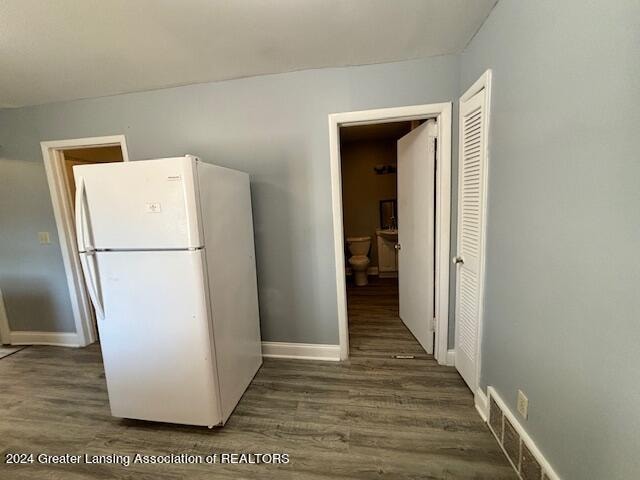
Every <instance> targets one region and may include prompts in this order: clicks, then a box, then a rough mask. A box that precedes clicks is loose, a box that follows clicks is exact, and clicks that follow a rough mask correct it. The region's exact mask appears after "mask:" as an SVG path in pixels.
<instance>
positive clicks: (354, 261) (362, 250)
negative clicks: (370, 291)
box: [347, 237, 371, 287]
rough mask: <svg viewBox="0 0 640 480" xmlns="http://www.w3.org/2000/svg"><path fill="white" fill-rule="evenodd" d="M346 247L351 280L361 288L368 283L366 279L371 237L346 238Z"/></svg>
mask: <svg viewBox="0 0 640 480" xmlns="http://www.w3.org/2000/svg"><path fill="white" fill-rule="evenodd" d="M347 246H348V247H349V252H350V253H351V257H349V265H350V266H351V271H352V272H353V280H354V282H355V284H356V285H358V286H359V287H362V286H364V285H367V284H368V283H369V279H368V278H367V268H369V262H370V260H369V257H367V254H368V253H369V248H370V247H371V237H347Z"/></svg>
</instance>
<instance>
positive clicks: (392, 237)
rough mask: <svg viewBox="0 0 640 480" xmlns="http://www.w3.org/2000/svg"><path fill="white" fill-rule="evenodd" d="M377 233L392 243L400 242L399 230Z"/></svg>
mask: <svg viewBox="0 0 640 480" xmlns="http://www.w3.org/2000/svg"><path fill="white" fill-rule="evenodd" d="M376 233H377V234H378V235H379V236H380V237H382V238H384V239H385V240H388V241H390V242H397V241H398V230H397V229H395V228H394V229H388V230H377V231H376Z"/></svg>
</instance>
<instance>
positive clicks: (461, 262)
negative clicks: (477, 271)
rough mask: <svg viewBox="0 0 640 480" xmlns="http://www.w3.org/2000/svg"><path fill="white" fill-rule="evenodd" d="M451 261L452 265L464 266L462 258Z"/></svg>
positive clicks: (454, 258)
mask: <svg viewBox="0 0 640 480" xmlns="http://www.w3.org/2000/svg"><path fill="white" fill-rule="evenodd" d="M452 261H453V264H454V265H457V264H458V263H459V264H461V265H462V264H464V260H463V259H462V257H453V259H452Z"/></svg>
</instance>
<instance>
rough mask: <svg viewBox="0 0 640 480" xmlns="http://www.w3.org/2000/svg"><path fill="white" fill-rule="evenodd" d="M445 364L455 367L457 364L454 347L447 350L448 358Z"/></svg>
mask: <svg viewBox="0 0 640 480" xmlns="http://www.w3.org/2000/svg"><path fill="white" fill-rule="evenodd" d="M445 362H446V363H445V365H449V366H450V367H454V366H455V364H456V351H455V350H454V349H453V348H452V349H450V350H447V358H446V359H445Z"/></svg>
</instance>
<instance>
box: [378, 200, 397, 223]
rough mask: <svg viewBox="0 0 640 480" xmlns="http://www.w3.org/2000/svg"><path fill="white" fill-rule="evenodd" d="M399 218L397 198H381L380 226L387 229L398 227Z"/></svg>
mask: <svg viewBox="0 0 640 480" xmlns="http://www.w3.org/2000/svg"><path fill="white" fill-rule="evenodd" d="M397 218H398V215H397V211H396V199H395V198H393V199H390V200H380V228H382V229H385V230H387V229H394V228H397V226H398V224H397V223H396V222H397Z"/></svg>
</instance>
